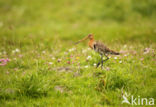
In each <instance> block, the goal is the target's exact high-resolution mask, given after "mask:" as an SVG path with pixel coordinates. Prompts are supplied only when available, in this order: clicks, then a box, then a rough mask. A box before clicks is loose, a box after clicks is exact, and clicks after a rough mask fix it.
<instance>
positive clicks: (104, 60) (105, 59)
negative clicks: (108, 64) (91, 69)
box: [102, 54, 109, 65]
mask: <svg viewBox="0 0 156 107" xmlns="http://www.w3.org/2000/svg"><path fill="white" fill-rule="evenodd" d="M104 55H105V54H104ZM105 56H106V57H107V59H105V60H103V62H105V61H107V60H108V59H109V57H108V56H107V55H105ZM103 62H102V65H103Z"/></svg>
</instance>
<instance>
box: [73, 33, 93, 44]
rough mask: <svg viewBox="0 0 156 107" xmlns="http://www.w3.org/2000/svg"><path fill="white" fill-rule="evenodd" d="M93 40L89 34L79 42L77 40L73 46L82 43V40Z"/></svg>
mask: <svg viewBox="0 0 156 107" xmlns="http://www.w3.org/2000/svg"><path fill="white" fill-rule="evenodd" d="M93 38H94V36H93V34H89V35H87V36H86V37H84V38H83V39H81V40H79V41H78V42H76V43H75V44H78V43H80V42H82V41H84V40H87V39H90V40H91V39H93Z"/></svg>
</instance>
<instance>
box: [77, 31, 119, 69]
mask: <svg viewBox="0 0 156 107" xmlns="http://www.w3.org/2000/svg"><path fill="white" fill-rule="evenodd" d="M87 39H89V43H88V45H89V47H90V48H91V49H93V50H94V51H96V52H98V53H99V54H100V55H101V61H100V62H98V64H97V67H98V66H99V65H100V64H101V67H102V66H103V62H104V61H107V60H108V59H109V58H108V56H107V55H108V54H113V55H119V54H120V53H118V52H115V51H113V50H111V49H109V48H108V47H106V46H105V45H104V44H103V43H102V42H100V41H95V40H94V36H93V35H92V34H89V35H88V36H87V37H85V38H83V39H82V40H80V41H78V42H77V43H76V44H78V43H80V42H82V41H84V40H87ZM103 55H104V56H106V57H107V59H105V60H103Z"/></svg>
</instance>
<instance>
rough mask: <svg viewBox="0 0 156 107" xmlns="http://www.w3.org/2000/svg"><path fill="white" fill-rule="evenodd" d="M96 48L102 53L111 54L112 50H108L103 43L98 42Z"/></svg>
mask: <svg viewBox="0 0 156 107" xmlns="http://www.w3.org/2000/svg"><path fill="white" fill-rule="evenodd" d="M94 48H96V49H98V50H100V51H102V52H109V51H110V49H109V48H107V47H106V46H105V45H104V44H103V43H102V42H101V41H96V42H95V44H94Z"/></svg>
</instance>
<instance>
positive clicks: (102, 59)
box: [101, 55, 104, 69]
mask: <svg viewBox="0 0 156 107" xmlns="http://www.w3.org/2000/svg"><path fill="white" fill-rule="evenodd" d="M103 61H104V60H103V55H101V69H102V68H103Z"/></svg>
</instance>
